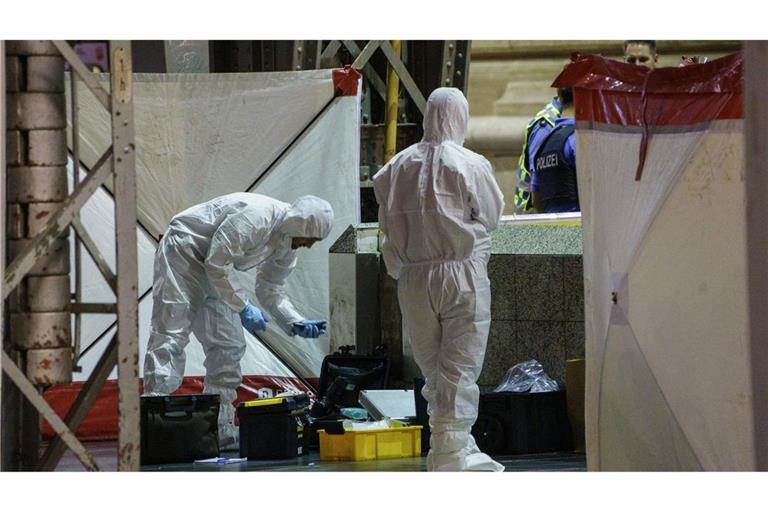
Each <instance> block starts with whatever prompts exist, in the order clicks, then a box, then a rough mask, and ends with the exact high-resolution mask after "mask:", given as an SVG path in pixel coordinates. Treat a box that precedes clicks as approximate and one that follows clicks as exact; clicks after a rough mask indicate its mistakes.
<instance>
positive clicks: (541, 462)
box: [56, 442, 587, 472]
mask: <svg viewBox="0 0 768 512" xmlns="http://www.w3.org/2000/svg"><path fill="white" fill-rule="evenodd" d="M86 447H87V448H88V449H89V450H90V451H91V453H92V454H93V456H94V458H95V459H96V462H97V463H98V464H99V467H100V469H102V470H104V471H114V470H116V468H117V445H116V443H114V442H98V443H97V442H90V443H86ZM222 455H223V456H230V457H237V455H238V454H237V453H236V452H232V453H223V454H222ZM494 459H496V460H497V461H498V462H500V463H502V464H504V466H506V468H507V471H586V469H587V465H586V461H585V457H584V455H583V454H576V453H540V454H533V455H506V456H496V457H494ZM56 470H57V471H83V467H82V465H80V463H79V462H78V460H77V459H76V458H75V456H74V455H72V453H71V452H67V453H66V455H64V457H63V459H62V460H61V463H59V466H58V468H57V469H56ZM141 470H142V471H360V472H362V471H426V459H425V458H424V457H415V458H410V459H393V460H374V461H366V462H321V461H320V456H319V454H318V453H317V452H313V453H310V454H308V455H304V456H302V457H298V458H296V459H285V460H273V461H247V462H241V463H238V464H227V465H212V464H167V465H158V466H143V467H142V468H141Z"/></svg>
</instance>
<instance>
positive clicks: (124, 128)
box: [109, 41, 140, 471]
mask: <svg viewBox="0 0 768 512" xmlns="http://www.w3.org/2000/svg"><path fill="white" fill-rule="evenodd" d="M109 47H110V57H111V59H110V70H111V79H112V93H111V106H112V109H111V113H112V145H113V147H114V152H113V159H114V160H113V162H114V170H115V221H116V222H115V231H116V235H117V244H116V247H117V251H116V252H117V341H118V348H117V361H118V363H117V368H118V389H119V391H118V393H119V394H118V412H119V416H118V460H117V468H118V470H119V471H138V469H139V455H140V453H139V451H140V439H139V323H138V309H139V308H138V306H139V304H138V266H137V263H136V261H137V250H136V242H137V241H136V165H135V146H134V138H133V130H134V127H133V98H132V81H131V78H132V77H131V43H130V41H110V45H109Z"/></svg>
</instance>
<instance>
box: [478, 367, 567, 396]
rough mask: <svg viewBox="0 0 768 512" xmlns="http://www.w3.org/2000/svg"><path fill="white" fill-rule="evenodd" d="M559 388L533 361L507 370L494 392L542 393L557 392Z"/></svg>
mask: <svg viewBox="0 0 768 512" xmlns="http://www.w3.org/2000/svg"><path fill="white" fill-rule="evenodd" d="M559 389H560V387H559V386H558V385H557V382H556V381H555V380H554V379H551V378H550V377H549V375H547V374H546V373H545V372H544V367H543V366H541V363H539V362H538V361H537V360H535V359H531V360H530V361H524V362H522V363H518V364H516V365H515V366H513V367H512V368H510V369H509V370H507V373H506V375H504V379H503V380H502V381H501V384H500V385H499V386H498V387H497V388H496V389H494V390H493V391H494V392H499V391H512V392H515V393H544V392H547V391H557V390H559Z"/></svg>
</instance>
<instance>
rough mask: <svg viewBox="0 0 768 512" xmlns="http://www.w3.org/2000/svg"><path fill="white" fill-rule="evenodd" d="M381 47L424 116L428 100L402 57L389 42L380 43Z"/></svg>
mask: <svg viewBox="0 0 768 512" xmlns="http://www.w3.org/2000/svg"><path fill="white" fill-rule="evenodd" d="M379 45H380V46H381V51H382V52H384V56H385V57H386V58H387V60H388V61H389V63H390V65H391V66H392V69H394V70H395V73H397V76H398V77H400V81H401V82H402V83H403V87H405V90H406V91H408V94H410V95H411V99H412V100H413V102H414V103H415V104H416V107H417V108H418V109H419V112H421V113H422V114H424V109H425V108H426V106H427V100H426V99H425V98H424V95H423V94H422V93H421V91H420V90H419V86H418V85H416V82H414V81H413V78H412V77H411V74H410V73H409V72H408V69H406V67H405V65H404V64H403V61H402V60H400V57H398V56H397V54H396V53H395V50H394V48H392V45H391V44H389V41H379ZM366 48H367V47H366Z"/></svg>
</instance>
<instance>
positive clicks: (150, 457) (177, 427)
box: [140, 394, 219, 464]
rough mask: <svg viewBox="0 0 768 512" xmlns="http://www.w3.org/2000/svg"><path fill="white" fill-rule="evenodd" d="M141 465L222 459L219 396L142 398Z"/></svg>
mask: <svg viewBox="0 0 768 512" xmlns="http://www.w3.org/2000/svg"><path fill="white" fill-rule="evenodd" d="M140 404H141V464H171V463H179V462H194V461H195V460H199V459H208V458H211V457H218V456H219V428H218V418H219V395H215V394H205V395H170V396H142V397H141V400H140Z"/></svg>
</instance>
